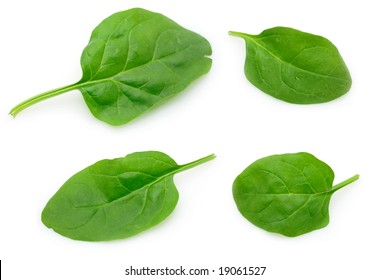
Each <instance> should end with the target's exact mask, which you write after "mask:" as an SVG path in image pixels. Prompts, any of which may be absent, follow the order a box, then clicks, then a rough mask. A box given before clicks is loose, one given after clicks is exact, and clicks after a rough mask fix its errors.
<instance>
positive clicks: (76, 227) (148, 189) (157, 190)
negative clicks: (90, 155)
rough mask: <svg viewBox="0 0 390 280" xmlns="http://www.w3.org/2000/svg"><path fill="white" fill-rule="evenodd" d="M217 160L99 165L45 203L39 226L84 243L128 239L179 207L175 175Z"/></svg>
mask: <svg viewBox="0 0 390 280" xmlns="http://www.w3.org/2000/svg"><path fill="white" fill-rule="evenodd" d="M213 158H215V156H214V155H209V156H207V157H204V158H201V159H199V160H197V161H194V162H191V163H188V164H184V165H178V164H176V162H175V161H174V160H173V159H172V158H170V157H169V156H167V155H166V154H164V153H161V152H155V151H151V152H138V153H133V154H129V155H127V156H125V157H123V158H117V159H113V160H102V161H99V162H97V163H95V164H93V165H91V166H89V167H87V168H85V169H84V170H82V171H80V172H78V173H77V174H75V175H74V176H72V177H71V178H70V179H69V180H68V181H66V182H65V184H64V185H63V186H62V187H61V188H60V189H59V190H58V191H57V193H56V194H54V196H53V197H52V198H51V199H50V200H49V202H48V203H47V205H46V207H45V208H44V209H43V212H42V222H43V223H44V224H45V225H46V226H47V227H49V228H52V229H53V230H54V231H56V232H57V233H59V234H61V235H64V236H66V237H69V238H72V239H77V240H84V241H104V240H113V239H120V238H126V237H129V236H132V235H135V234H137V233H139V232H142V231H144V230H146V229H148V228H150V227H152V226H154V225H156V224H158V223H160V222H161V221H163V220H164V219H165V218H167V217H168V216H169V214H171V212H172V211H173V210H174V209H175V206H176V204H177V201H178V198H179V194H178V192H177V189H176V186H175V184H174V182H173V176H174V175H175V174H177V173H178V172H181V171H184V170H186V169H189V168H192V167H194V166H197V165H199V164H202V163H204V162H206V161H209V160H212V159H213Z"/></svg>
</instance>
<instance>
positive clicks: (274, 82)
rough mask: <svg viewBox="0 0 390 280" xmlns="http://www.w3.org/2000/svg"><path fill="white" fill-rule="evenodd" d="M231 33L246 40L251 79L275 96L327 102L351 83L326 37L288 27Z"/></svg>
mask: <svg viewBox="0 0 390 280" xmlns="http://www.w3.org/2000/svg"><path fill="white" fill-rule="evenodd" d="M229 34H231V35H234V36H238V37H242V38H243V39H244V40H245V42H246V60H245V75H246V77H247V79H248V80H249V81H250V82H251V83H252V84H253V85H254V86H256V87H257V88H259V89H260V90H262V91H263V92H265V93H267V94H269V95H271V96H273V97H276V98H278V99H281V100H284V101H287V102H290V103H297V104H311V103H323V102H327V101H331V100H333V99H336V98H338V97H340V96H342V95H343V94H345V93H346V92H347V91H348V90H349V89H350V87H351V84H352V81H351V76H350V74H349V71H348V69H347V66H346V65H345V63H344V61H343V59H342V57H341V55H340V53H339V51H338V50H337V48H336V47H335V46H334V45H333V44H332V43H331V42H330V41H329V40H327V39H326V38H324V37H321V36H317V35H313V34H309V33H305V32H301V31H298V30H295V29H292V28H287V27H275V28H271V29H267V30H265V31H263V32H262V33H260V34H259V35H249V34H244V33H240V32H229Z"/></svg>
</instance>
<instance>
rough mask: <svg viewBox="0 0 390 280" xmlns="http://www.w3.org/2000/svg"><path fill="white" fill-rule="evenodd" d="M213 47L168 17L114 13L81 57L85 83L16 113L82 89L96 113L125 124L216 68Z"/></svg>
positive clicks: (24, 105)
mask: <svg viewBox="0 0 390 280" xmlns="http://www.w3.org/2000/svg"><path fill="white" fill-rule="evenodd" d="M209 55H211V46H210V44H209V42H208V41H207V40H206V39H205V38H203V37H202V36H200V35H198V34H196V33H194V32H192V31H189V30H187V29H185V28H183V27H181V26H180V25H178V24H177V23H175V22H174V21H172V20H170V19H169V18H167V17H165V16H163V15H161V14H158V13H154V12H150V11H147V10H143V9H140V8H135V9H130V10H127V11H122V12H119V13H116V14H113V15H111V16H110V17H108V18H106V19H105V20H104V21H103V22H101V23H100V24H99V25H98V26H97V27H96V28H95V29H94V30H93V32H92V35H91V38H90V41H89V43H88V45H87V46H86V48H85V49H84V51H83V53H82V56H81V67H82V70H83V77H82V79H81V80H80V81H79V82H77V83H75V84H72V85H70V86H65V87H63V88H59V89H56V90H53V91H49V92H46V93H43V94H41V95H38V96H35V97H33V98H31V99H28V100H26V101H25V102H22V103H21V104H19V105H18V106H16V107H15V108H13V109H12V110H11V114H12V115H14V116H15V115H16V114H17V113H19V112H20V111H22V110H23V109H25V108H27V107H29V106H31V105H32V104H34V103H37V102H39V101H41V100H44V99H47V98H50V97H53V96H55V95H58V94H61V93H64V92H67V91H69V90H73V89H78V90H80V91H81V93H82V95H83V97H84V100H85V102H86V103H87V105H88V108H89V109H90V111H91V112H92V114H93V115H94V116H95V117H96V118H98V119H100V120H102V121H104V122H107V123H109V124H111V125H121V124H125V123H127V122H129V121H131V120H132V119H134V118H136V117H137V116H139V115H141V114H143V113H144V112H146V111H148V110H150V109H151V108H153V107H155V106H157V105H159V104H161V103H163V102H165V101H166V100H167V99H169V98H170V97H172V96H174V95H176V94H178V93H179V92H181V91H182V90H184V89H185V88H186V87H187V86H188V85H189V84H190V83H191V82H193V81H194V80H195V79H197V78H199V77H200V76H202V75H204V74H206V73H207V72H208V71H209V70H210V67H211V59H210V58H209V57H208V56H209Z"/></svg>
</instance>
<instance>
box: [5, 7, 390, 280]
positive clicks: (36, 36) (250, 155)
mask: <svg viewBox="0 0 390 280" xmlns="http://www.w3.org/2000/svg"><path fill="white" fill-rule="evenodd" d="M386 3H387V1H379V0H371V1H340V0H336V1H333V0H332V1H330V0H328V1H312V0H307V1H304V0H295V1H288V0H286V1H281V0H279V1H259V0H253V1H249V0H240V1H211V0H207V1H206V0H186V1H184V0H176V1H169V0H159V1H152V0H150V1H146V0H145V1H131V0H127V1H124V0H123V1H113V0H111V1H108V0H107V1H96V0H83V1H80V0H77V1H69V0H68V1H52V0H50V1H49V0H47V1H43V0H35V1H29V0H24V1H20V0H19V1H18V0H15V1H1V4H0V28H1V37H0V40H1V41H0V42H1V44H0V61H1V64H0V71H1V73H0V77H1V78H0V79H1V102H0V130H1V133H0V137H1V144H0V149H1V150H0V152H1V154H0V164H1V170H2V171H1V176H0V180H1V181H0V215H1V216H0V218H1V220H0V221H1V224H0V227H1V228H0V259H1V260H2V266H3V267H2V274H3V277H4V279H7V280H12V279H59V280H60V279H144V278H146V279H151V278H148V277H129V276H125V275H124V270H125V269H126V268H128V267H129V266H130V265H132V266H133V267H143V266H149V267H154V268H159V267H166V266H169V267H172V268H174V267H178V266H180V265H183V266H184V267H186V268H209V269H215V270H218V267H220V266H267V270H266V272H265V275H264V276H262V277H258V276H257V277H253V276H252V277H249V276H248V277H244V276H235V277H222V276H217V275H216V273H215V275H214V276H208V277H188V278H191V279H198V278H199V279H202V278H204V279H218V278H221V279H241V278H247V279H257V278H263V279H287V278H288V279H293V280H294V279H300V280H306V279H317V280H321V279H343V278H344V279H355V280H356V279H386V278H387V277H388V275H389V272H388V268H387V267H388V262H387V261H388V252H389V249H390V246H389V234H390V231H389V226H388V224H389V203H388V202H389V195H390V190H389V181H388V177H389V176H388V174H389V173H388V169H389V162H388V159H389V158H390V147H389V143H390V136H389V133H388V131H389V119H390V110H389V103H390V96H389V87H388V81H389V78H390V75H389V65H390V59H389V45H390V39H389V35H388V34H389V32H388V27H389V26H390V23H389V21H390V20H389V13H388V9H387V8H386V6H385V4H386ZM132 7H143V8H146V9H149V10H152V11H156V12H160V13H163V14H164V15H166V16H168V17H170V18H171V19H173V20H175V21H176V22H178V23H179V24H181V25H182V26H184V27H186V28H188V29H191V30H193V31H195V32H198V33H199V34H201V35H202V36H204V37H205V38H207V39H208V40H209V41H210V43H211V45H212V47H213V55H212V58H213V66H212V69H211V71H210V73H209V74H208V75H206V76H203V77H202V78H200V79H199V80H197V81H196V82H195V83H193V84H192V85H191V86H190V87H189V88H188V89H187V90H186V91H185V92H183V93H182V94H180V95H178V96H177V97H176V98H174V99H172V100H171V101H170V102H169V103H167V104H165V105H163V106H161V107H159V108H157V109H155V110H153V111H150V112H149V113H147V114H145V115H143V116H141V117H140V118H138V119H136V120H135V121H133V122H131V123H129V124H128V125H125V126H121V127H111V126H109V125H107V124H105V123H103V122H100V121H98V120H97V119H95V118H94V117H93V116H92V115H91V114H90V113H89V111H88V108H87V107H86V105H85V104H84V101H83V100H82V97H81V95H80V94H79V92H77V91H73V92H69V93H66V94H64V95H61V96H58V97H56V98H53V99H51V100H47V101H44V102H42V103H40V104H37V105H35V106H33V107H31V108H29V109H27V110H25V111H23V112H22V113H21V114H20V115H19V116H18V117H17V118H15V119H13V118H12V117H10V116H9V115H8V112H9V110H10V109H11V108H12V107H13V106H14V105H16V104H17V103H19V102H20V101H22V100H24V99H26V98H28V97H31V96H33V95H35V94H38V93H40V92H43V91H46V90H49V89H52V88H56V87H59V86H63V85H66V84H70V83H73V82H76V81H77V80H78V79H79V78H80V77H81V69H80V65H79V59H80V55H81V52H82V50H83V48H84V47H85V46H86V44H87V43H88V40H89V36H90V33H91V31H92V29H93V28H94V27H95V26H96V25H98V24H99V23H100V21H101V20H103V19H104V18H106V17H108V16H109V15H111V14H112V13H115V12H118V11H121V10H126V9H129V8H132ZM274 26H289V27H293V28H296V29H300V30H302V31H306V32H310V33H314V34H319V35H322V36H324V37H326V38H328V39H329V40H331V41H332V42H333V43H334V44H335V45H336V46H337V47H338V49H339V51H340V52H341V54H342V56H343V58H344V60H345V62H346V64H347V65H348V67H349V70H350V72H351V75H352V78H353V86H352V89H351V90H350V92H349V93H348V94H346V95H345V96H343V97H341V98H339V99H337V100H335V101H332V102H329V103H326V104H321V105H310V106H301V105H292V104H288V103H284V102H282V101H279V100H277V99H274V98H272V97H270V96H268V95H266V94H264V93H262V92H260V91H259V90H257V89H256V88H255V87H254V86H252V85H251V84H250V83H249V82H248V81H247V80H246V79H245V76H244V73H243V64H244V57H245V48H244V41H243V40H242V39H239V38H236V37H230V36H228V34H227V32H228V31H229V30H235V31H243V32H246V33H252V34H256V33H260V32H261V31H262V30H264V29H267V28H271V27H274ZM144 150H159V151H162V152H165V153H167V154H168V155H170V156H171V157H172V158H174V159H175V160H176V161H177V162H178V163H186V162H189V161H192V160H195V159H198V158H200V157H203V156H206V155H208V154H210V153H215V154H216V155H217V158H216V159H215V160H213V161H211V162H208V163H206V164H203V165H201V166H199V167H197V168H194V169H191V170H188V171H186V172H183V173H181V174H179V175H177V176H176V177H175V182H176V185H177V187H178V190H179V192H180V199H179V203H178V205H177V207H176V209H175V211H174V213H173V214H172V215H171V216H170V217H169V218H168V219H167V220H165V221H164V222H163V223H161V224H160V225H158V226H156V227H155V228H153V229H151V230H148V231H146V232H144V233H142V234H139V235H137V236H134V237H131V238H128V239H124V240H119V241H114V242H101V243H88V242H80V241H73V240H71V239H67V238H65V237H62V236H60V235H58V234H56V233H54V232H53V231H52V230H50V229H47V228H46V227H45V226H44V225H43V224H42V223H41V221H40V214H41V211H42V209H43V207H44V206H45V204H46V202H47V201H48V199H49V198H50V197H51V196H52V195H53V194H54V193H55V192H56V191H57V190H58V188H59V187H60V186H61V185H62V184H63V183H64V182H65V181H66V180H67V179H68V178H69V177H70V176H72V175H73V174H74V173H76V172H78V171H79V170H81V169H83V168H84V167H86V166H88V165H90V164H93V163H94V162H96V161H97V160H100V159H104V158H114V157H121V156H124V155H126V154H128V153H131V152H135V151H144ZM299 151H306V152H310V153H312V154H314V155H315V156H317V157H318V158H320V159H321V160H323V161H325V162H326V163H328V164H329V165H330V166H331V167H332V168H333V170H334V171H335V174H336V178H335V183H338V182H340V181H342V180H344V179H347V178H349V177H351V176H352V175H354V174H356V173H359V174H360V175H361V178H360V179H359V180H358V181H357V182H355V183H354V184H352V185H349V186H348V187H346V188H344V189H342V190H340V191H338V192H337V193H336V194H335V195H334V196H333V199H332V201H331V204H330V216H331V221H330V224H329V226H328V227H326V228H324V229H321V230H318V231H315V232H312V233H309V234H306V235H303V236H300V237H296V238H286V237H283V236H279V235H276V234H271V233H268V232H265V231H263V230H261V229H259V228H256V227H255V226H253V225H252V224H250V223H249V222H247V221H246V220H245V219H244V218H243V217H242V216H241V215H240V214H239V212H238V211H237V209H236V206H235V204H234V201H233V198H232V195H231V186H232V182H233V180H234V179H235V177H236V176H237V175H238V174H239V173H240V172H241V171H242V170H243V169H244V168H245V167H246V166H247V165H249V164H250V163H252V162H253V161H254V160H256V159H258V158H261V157H264V156H268V155H271V154H278V153H291V152H299ZM154 278H155V277H154ZM185 278H186V277H177V279H185ZM156 279H166V278H164V277H158V278H156ZM169 279H174V278H172V277H171V278H169ZM175 279H176V278H175Z"/></svg>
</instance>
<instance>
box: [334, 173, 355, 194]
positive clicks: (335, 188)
mask: <svg viewBox="0 0 390 280" xmlns="http://www.w3.org/2000/svg"><path fill="white" fill-rule="evenodd" d="M357 179H359V174H356V175H355V176H352V177H351V178H349V179H347V180H345V181H342V182H341V183H338V184H337V185H335V186H333V188H332V192H335V191H337V190H339V189H341V188H343V187H345V186H346V185H349V184H351V183H352V182H355V181H356V180H357Z"/></svg>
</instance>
